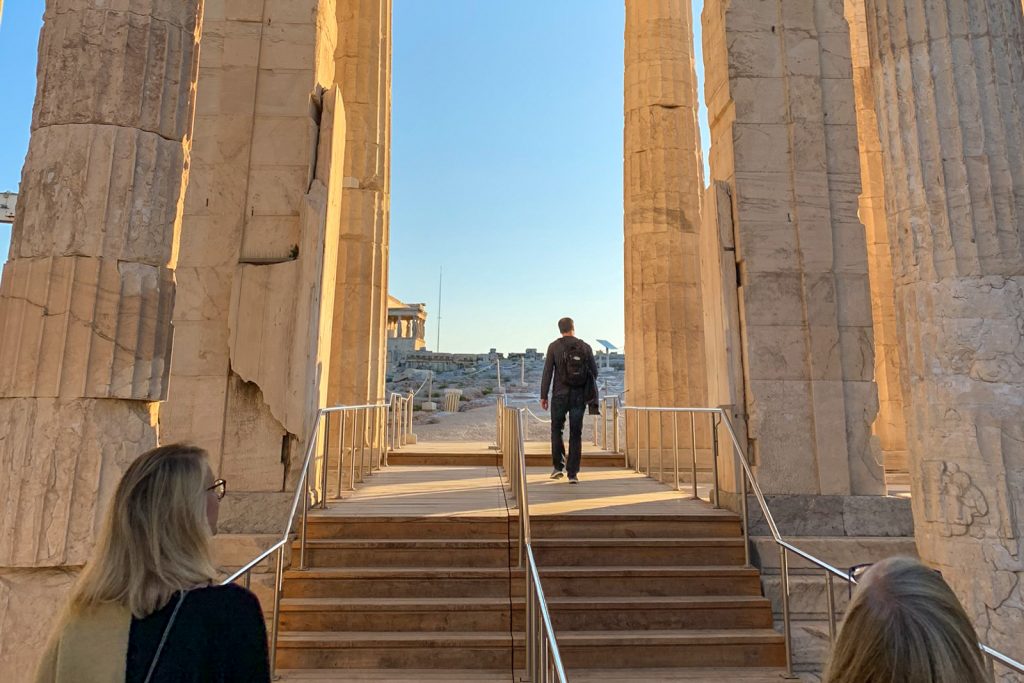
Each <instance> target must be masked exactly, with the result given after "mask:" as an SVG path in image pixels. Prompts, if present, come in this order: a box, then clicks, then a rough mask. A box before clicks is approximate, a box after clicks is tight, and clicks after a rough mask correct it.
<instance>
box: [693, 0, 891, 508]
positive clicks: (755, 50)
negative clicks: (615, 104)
mask: <svg viewBox="0 0 1024 683" xmlns="http://www.w3.org/2000/svg"><path fill="white" fill-rule="evenodd" d="M703 27H704V30H703V38H704V59H705V64H706V69H707V72H706V77H707V83H706V87H705V96H706V99H707V103H708V110H709V116H710V120H711V142H712V146H711V159H710V165H711V175H712V180H713V181H715V186H714V187H715V190H714V191H715V195H714V196H713V197H712V199H714V200H715V207H714V221H713V222H711V223H709V225H708V228H707V230H706V234H705V240H706V241H709V242H711V244H705V245H704V247H703V251H704V253H705V262H706V263H708V264H711V265H714V264H715V263H718V264H720V266H721V267H723V268H727V267H728V268H729V269H730V270H731V272H732V273H733V274H734V277H733V278H732V282H735V283H736V285H735V289H731V286H730V284H729V281H728V273H726V274H723V275H722V277H721V280H720V281H719V279H718V278H717V277H715V278H712V277H710V276H709V278H706V279H707V280H709V282H711V281H712V280H713V282H711V286H712V288H711V289H710V290H709V293H710V294H711V295H713V296H715V297H716V305H719V306H721V308H722V310H723V311H729V310H730V309H731V308H732V307H735V306H738V311H739V314H738V316H737V317H731V316H729V315H722V314H719V315H717V316H715V318H716V320H717V321H718V323H719V324H720V325H723V326H725V330H726V332H725V338H724V339H723V338H721V337H715V338H714V339H715V341H716V342H717V343H719V344H725V345H726V346H728V347H729V349H735V348H739V349H740V356H741V359H742V361H741V362H740V363H736V362H735V360H734V359H731V358H730V356H729V354H728V353H726V354H725V355H722V354H721V350H720V349H719V350H718V353H717V354H716V355H713V356H712V357H710V358H709V362H713V363H719V364H722V365H724V367H723V368H709V370H708V371H709V373H710V374H711V375H712V382H711V384H712V386H713V387H714V390H715V393H716V397H715V399H714V403H715V405H725V406H732V407H733V409H734V410H738V411H739V410H742V411H743V413H744V414H743V415H742V416H741V417H740V419H739V420H738V423H740V424H741V426H742V422H743V420H744V419H745V420H746V426H747V429H746V436H747V438H748V439H749V442H748V444H745V445H748V450H749V452H750V455H751V459H752V464H753V465H754V466H755V468H756V471H757V476H758V478H759V479H760V482H761V486H762V487H763V488H764V489H765V491H766V492H769V493H793V494H809V495H816V494H822V495H848V494H854V495H858V494H860V495H864V494H867V495H878V494H881V493H883V492H884V481H883V471H882V463H881V452H880V449H879V446H878V442H877V439H875V438H874V437H873V436H872V434H871V426H872V423H874V421H875V415H876V413H877V409H878V404H877V393H876V387H875V384H874V381H873V375H874V360H873V354H874V344H873V340H872V317H871V293H870V286H869V279H868V263H867V250H866V246H865V237H864V230H863V227H862V226H861V224H860V221H859V220H858V217H857V203H856V197H857V195H858V194H859V192H860V163H859V162H860V159H859V154H858V147H857V120H856V108H855V101H854V89H853V80H852V78H853V74H852V67H851V59H850V36H849V29H848V26H847V24H846V21H845V18H844V17H843V12H842V4H841V3H836V2H832V1H830V0H792V1H790V0H786V2H724V1H722V0H709V1H708V2H706V3H705V5H704V12H703ZM718 183H724V184H725V187H722V186H720V185H718ZM723 193H725V197H724V198H723V197H722V194H723ZM726 199H727V201H726ZM730 203H731V207H730ZM728 208H731V210H727V209H728ZM716 228H717V229H716ZM715 240H717V241H718V242H719V244H718V245H715V244H714V241H715ZM719 299H720V300H721V301H720V302H719ZM736 300H738V301H736ZM729 353H733V354H735V351H729ZM737 373H742V374H741V375H740V376H737ZM716 380H717V381H716ZM729 394H731V395H729Z"/></svg>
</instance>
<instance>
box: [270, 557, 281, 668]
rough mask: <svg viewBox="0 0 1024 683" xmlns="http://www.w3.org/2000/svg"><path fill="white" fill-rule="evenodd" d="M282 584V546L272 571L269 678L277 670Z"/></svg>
mask: <svg viewBox="0 0 1024 683" xmlns="http://www.w3.org/2000/svg"><path fill="white" fill-rule="evenodd" d="M283 584H284V546H283V545H282V546H281V547H280V548H278V549H277V568H276V569H275V570H274V616H273V621H272V622H271V635H270V677H271V679H273V678H274V673H275V672H276V670H277V637H278V635H279V633H280V622H281V589H282V587H283Z"/></svg>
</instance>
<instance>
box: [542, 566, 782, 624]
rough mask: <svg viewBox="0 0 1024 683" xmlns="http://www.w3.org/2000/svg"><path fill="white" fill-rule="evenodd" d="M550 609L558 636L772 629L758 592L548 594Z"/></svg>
mask: <svg viewBox="0 0 1024 683" xmlns="http://www.w3.org/2000/svg"><path fill="white" fill-rule="evenodd" d="M543 580H544V579H543V578H542V579H541V581H543ZM548 607H549V609H550V611H551V620H552V622H553V625H554V627H555V632H556V633H557V634H559V637H561V636H562V635H564V634H568V633H571V632H575V631H647V630H676V629H678V630H686V631H689V630H693V629H712V630H727V629H770V628H772V614H771V609H770V604H769V602H768V600H767V599H766V598H762V597H759V596H667V597H666V596H657V597H604V598H593V597H587V598H566V597H549V598H548Z"/></svg>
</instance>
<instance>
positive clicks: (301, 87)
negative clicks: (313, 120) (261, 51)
mask: <svg viewBox="0 0 1024 683" xmlns="http://www.w3.org/2000/svg"><path fill="white" fill-rule="evenodd" d="M259 79H260V87H259V90H258V91H257V93H256V113H257V115H259V116H304V117H306V118H309V111H310V100H311V95H312V93H313V87H314V83H313V80H312V79H311V78H310V77H309V74H307V73H306V72H305V71H293V70H283V69H260V72H259Z"/></svg>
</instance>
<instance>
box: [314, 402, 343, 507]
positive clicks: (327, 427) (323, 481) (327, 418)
mask: <svg viewBox="0 0 1024 683" xmlns="http://www.w3.org/2000/svg"><path fill="white" fill-rule="evenodd" d="M323 416H324V458H323V461H322V462H323V472H321V473H320V509H321V510H326V509H327V465H328V454H329V453H330V452H331V414H330V413H326V412H325V413H323ZM314 438H316V437H315V435H314ZM338 460H339V461H340V460H341V454H340V453H339V454H338ZM338 466H339V467H341V463H340V462H339V463H338Z"/></svg>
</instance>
